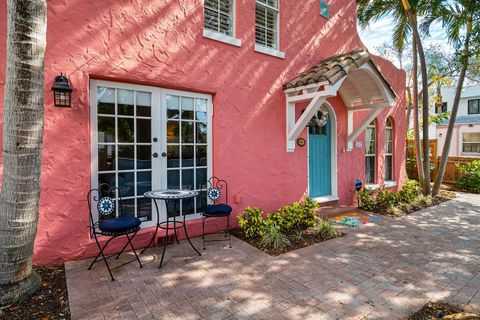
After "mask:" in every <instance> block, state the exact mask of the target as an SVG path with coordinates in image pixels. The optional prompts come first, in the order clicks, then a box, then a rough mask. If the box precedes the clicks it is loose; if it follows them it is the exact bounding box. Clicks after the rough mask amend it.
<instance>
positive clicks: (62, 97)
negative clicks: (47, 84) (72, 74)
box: [52, 73, 73, 108]
mask: <svg viewBox="0 0 480 320" xmlns="http://www.w3.org/2000/svg"><path fill="white" fill-rule="evenodd" d="M72 90H73V89H72V88H71V87H70V84H69V82H68V78H67V77H66V76H64V75H62V74H61V73H60V75H59V76H56V77H55V82H54V83H53V86H52V91H53V100H54V104H55V107H61V108H71V107H72Z"/></svg>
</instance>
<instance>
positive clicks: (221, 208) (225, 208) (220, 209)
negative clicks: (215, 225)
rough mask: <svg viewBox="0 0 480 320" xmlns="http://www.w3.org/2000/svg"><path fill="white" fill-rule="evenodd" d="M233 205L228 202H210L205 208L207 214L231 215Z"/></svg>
mask: <svg viewBox="0 0 480 320" xmlns="http://www.w3.org/2000/svg"><path fill="white" fill-rule="evenodd" d="M231 212H232V207H230V206H229V205H228V204H209V205H207V207H206V208H205V215H229V214H230V213H231Z"/></svg>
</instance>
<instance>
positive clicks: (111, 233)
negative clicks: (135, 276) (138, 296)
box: [87, 183, 142, 281]
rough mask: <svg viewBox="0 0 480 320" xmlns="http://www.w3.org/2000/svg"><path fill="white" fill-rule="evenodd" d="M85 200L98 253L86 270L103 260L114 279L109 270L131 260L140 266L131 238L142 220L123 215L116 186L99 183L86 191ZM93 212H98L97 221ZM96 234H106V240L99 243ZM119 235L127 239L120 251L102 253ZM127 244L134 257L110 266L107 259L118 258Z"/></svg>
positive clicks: (91, 233) (138, 228)
mask: <svg viewBox="0 0 480 320" xmlns="http://www.w3.org/2000/svg"><path fill="white" fill-rule="evenodd" d="M87 202H88V209H89V212H90V236H91V237H93V238H94V239H95V242H96V243H97V246H98V249H99V253H98V254H97V256H96V257H95V259H94V260H93V262H92V263H91V264H90V266H89V267H88V270H90V269H91V268H92V266H93V265H94V264H95V263H97V262H100V261H105V265H106V267H107V269H108V272H109V274H110V277H111V279H112V281H113V280H115V279H114V277H113V275H112V271H111V270H114V269H116V268H119V267H121V266H124V265H125V264H128V263H130V262H133V261H138V263H139V265H140V268H141V267H142V263H141V262H140V259H139V258H138V255H137V253H136V251H135V248H134V247H133V244H132V239H133V237H135V235H136V234H137V232H138V231H139V230H140V225H141V223H142V222H141V221H140V219H138V218H137V217H130V216H124V215H123V212H122V199H121V197H120V193H119V190H118V188H117V187H114V186H110V185H108V184H106V183H104V184H101V185H100V186H99V187H98V188H95V189H92V190H90V191H89V192H88V195H87ZM117 202H118V203H119V204H120V210H119V211H117V209H118V207H117ZM95 212H96V213H98V221H95V217H94V213H95ZM98 236H106V237H109V238H108V240H107V241H105V242H103V243H101V242H100V241H99V239H98ZM121 236H125V237H126V239H127V242H126V243H125V245H124V246H123V248H122V249H121V250H120V252H118V253H115V254H112V255H110V256H107V257H106V256H105V255H104V251H105V248H106V247H107V246H108V244H109V243H110V242H111V241H112V240H113V239H115V238H117V237H121ZM128 245H130V247H131V248H132V251H133V253H134V254H135V258H136V259H134V260H131V261H128V262H126V263H124V264H121V265H119V266H117V267H115V268H110V266H109V264H108V262H107V259H108V258H110V257H112V256H114V255H116V259H118V258H119V257H120V255H121V254H122V253H123V252H124V251H125V249H126V248H127V246H128ZM100 257H101V258H100Z"/></svg>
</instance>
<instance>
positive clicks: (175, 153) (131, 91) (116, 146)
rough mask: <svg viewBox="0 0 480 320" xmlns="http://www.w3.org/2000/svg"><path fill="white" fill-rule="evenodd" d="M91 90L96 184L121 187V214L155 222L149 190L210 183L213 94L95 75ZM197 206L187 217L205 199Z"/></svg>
mask: <svg viewBox="0 0 480 320" xmlns="http://www.w3.org/2000/svg"><path fill="white" fill-rule="evenodd" d="M90 92H91V94H90V100H91V101H90V106H91V109H90V111H91V112H90V120H91V154H92V161H91V170H92V171H91V172H92V177H91V186H92V188H97V187H98V186H99V185H101V184H102V183H107V184H109V185H112V186H117V187H118V189H119V195H120V197H121V199H122V200H121V203H120V201H119V199H117V208H119V207H121V208H122V212H121V213H120V212H119V210H118V211H117V213H116V214H117V216H118V215H120V214H123V215H127V216H136V217H138V218H140V219H141V220H142V221H143V223H142V226H143V227H148V226H152V225H154V224H155V222H156V212H155V208H154V206H153V203H152V201H151V200H149V199H145V198H144V197H143V194H144V193H145V192H146V191H149V190H155V189H164V188H172V189H190V190H201V189H203V188H204V187H205V185H206V181H207V178H208V177H209V176H210V175H211V167H212V166H211V158H212V157H211V116H212V99H211V96H210V95H205V94H197V93H192V92H185V91H177V90H167V89H161V88H157V87H150V86H141V85H131V84H125V83H117V82H110V81H100V80H92V81H91V84H90ZM159 204H160V205H161V206H160V209H161V219H164V218H165V207H164V204H163V203H160V202H159ZM95 209H96V208H93V210H94V212H95ZM194 210H195V211H194V212H195V214H192V215H189V216H188V218H190V219H191V218H196V217H199V213H201V212H202V210H203V206H202V204H201V203H200V201H197V200H195V203H194ZM97 216H98V215H97Z"/></svg>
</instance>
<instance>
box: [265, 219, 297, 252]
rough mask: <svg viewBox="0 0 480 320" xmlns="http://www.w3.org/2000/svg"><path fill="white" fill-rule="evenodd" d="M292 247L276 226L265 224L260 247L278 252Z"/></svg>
mask: <svg viewBox="0 0 480 320" xmlns="http://www.w3.org/2000/svg"><path fill="white" fill-rule="evenodd" d="M291 245H292V243H291V242H290V240H289V239H288V238H287V237H286V236H285V235H284V234H283V233H282V232H281V231H280V227H279V226H277V225H276V224H274V223H272V224H267V225H266V226H265V229H264V232H263V236H262V246H264V247H266V248H269V249H273V250H275V251H279V250H281V249H284V248H288V247H290V246H291Z"/></svg>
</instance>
